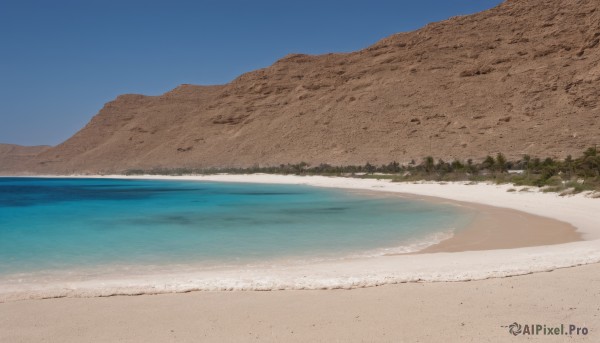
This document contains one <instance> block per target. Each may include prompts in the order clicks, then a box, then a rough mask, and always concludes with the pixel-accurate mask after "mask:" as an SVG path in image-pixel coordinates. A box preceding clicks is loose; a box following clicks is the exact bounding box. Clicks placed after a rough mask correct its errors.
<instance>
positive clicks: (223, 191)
mask: <svg viewBox="0 0 600 343" xmlns="http://www.w3.org/2000/svg"><path fill="white" fill-rule="evenodd" d="M470 219H471V215H470V214H469V213H467V212H465V211H464V210H461V209H460V208H458V207H456V206H452V205H449V204H440V203H431V202H425V201H418V200H414V199H409V198H402V197H399V196H395V195H384V194H365V193H359V192H356V191H348V190H341V189H330V188H318V187H311V186H303V185H275V184H250V183H248V184H245V183H220V182H199V181H171V180H168V181H165V180H134V179H104V178H102V179H101V178H97V179H95V178H0V280H1V279H2V278H8V279H11V280H15V279H21V278H25V279H28V280H30V281H31V280H35V278H36V277H40V278H42V277H48V275H54V276H56V277H59V276H61V275H62V276H66V275H68V276H69V277H73V276H74V275H75V276H77V278H78V279H83V280H85V278H86V277H87V276H97V275H101V274H110V273H121V274H127V273H128V271H132V272H133V271H135V272H136V273H140V271H144V270H148V271H151V270H158V269H161V270H177V269H178V268H179V269H185V268H187V269H193V270H197V269H214V268H221V267H232V266H248V265H260V264H265V265H268V264H270V263H273V262H275V261H277V262H281V261H290V262H293V261H295V262H296V263H306V262H310V261H323V260H335V259H343V258H352V257H368V256H378V255H382V254H385V253H399V252H411V251H416V250H419V249H421V248H424V247H426V246H428V245H431V244H434V243H436V242H438V241H439V240H441V239H443V238H447V237H448V236H449V235H451V233H452V232H453V231H454V230H459V229H461V228H462V227H465V226H466V225H467V224H468V222H469V221H470Z"/></svg>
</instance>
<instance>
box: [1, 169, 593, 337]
mask: <svg viewBox="0 0 600 343" xmlns="http://www.w3.org/2000/svg"><path fill="white" fill-rule="evenodd" d="M119 177H120V176H119ZM137 178H139V177H137ZM142 178H152V179H177V180H202V181H227V182H257V183H282V184H306V185H312V186H318V187H336V188H345V189H349V190H353V191H368V192H381V193H378V194H381V195H385V196H390V194H394V196H404V197H415V198H421V199H423V200H425V199H427V200H429V201H439V202H448V203H449V204H453V205H455V206H467V207H469V208H470V209H472V210H474V211H476V212H477V213H478V215H477V216H476V218H475V219H474V220H473V222H472V223H471V225H470V226H469V227H467V228H466V229H464V230H462V231H459V232H457V233H456V234H455V235H454V236H453V237H451V238H450V239H447V240H444V241H442V242H440V243H439V244H436V245H433V246H430V247H428V248H426V249H425V250H423V251H421V252H419V253H417V254H400V255H397V254H390V255H385V256H375V257H362V258H353V259H346V260H343V261H325V262H321V263H313V264H310V265H286V266H277V265H275V266H271V267H270V268H264V267H263V268H255V269H253V268H248V269H245V270H224V271H218V272H214V271H211V272H206V271H202V272H196V273H185V274H178V273H172V274H161V275H139V276H132V277H129V278H127V279H122V278H121V279H114V280H87V281H82V282H75V283H69V284H68V285H43V287H39V285H38V286H35V285H34V286H32V285H27V286H26V287H22V286H23V285H21V286H19V285H12V286H11V285H8V286H7V285H4V287H3V289H2V290H0V295H1V296H2V300H1V301H3V303H0V313H1V314H2V316H0V341H37V340H39V339H40V338H42V337H49V338H50V340H51V341H57V340H60V341H81V340H90V339H91V338H92V337H93V338H96V339H98V340H100V341H114V340H123V341H139V340H144V341H165V340H166V341H177V340H183V341H191V340H198V339H209V340H211V341H215V340H219V341H227V340H229V341H240V340H242V341H244V340H250V339H256V338H258V339H262V340H267V341H269V340H271V341H278V340H281V339H285V340H291V341H306V340H312V341H336V340H339V341H373V340H376V341H396V340H408V341H416V340H420V341H438V340H439V339H442V338H444V339H445V340H449V341H482V340H483V341H505V340H506V341H508V340H510V339H514V337H512V335H510V334H508V332H507V329H506V328H503V327H501V326H503V325H508V324H511V323H512V322H514V321H517V322H519V321H521V322H535V323H542V324H548V325H555V324H561V323H565V324H577V325H582V326H586V325H587V327H588V328H589V330H590V332H591V333H590V334H589V335H587V336H585V337H583V338H584V339H591V338H593V337H594V329H595V328H596V327H597V325H595V324H594V323H595V322H597V317H598V316H600V301H598V299H600V293H598V292H600V291H599V290H600V267H599V266H598V265H597V264H593V263H596V262H599V261H600V240H599V238H600V216H599V215H598V213H600V201H598V200H597V199H591V198H589V197H586V196H585V195H576V196H570V197H560V196H558V195H557V194H552V193H542V192H539V191H535V190H534V191H527V192H525V191H523V192H518V191H517V192H508V190H509V189H510V188H513V187H512V186H510V185H492V184H476V185H471V184H465V183H449V184H437V183H414V184H408V183H391V182H388V181H385V180H381V181H380V180H358V179H349V178H328V177H298V176H276V175H212V176H184V177H156V176H148V177H142ZM444 199H445V200H444ZM585 264H592V265H589V266H580V265H585ZM574 266H579V267H574ZM569 267H574V268H569ZM548 271H553V272H551V273H541V272H548ZM532 273H535V274H532ZM518 275H521V276H519V277H514V278H507V277H508V276H518ZM448 281H453V282H448ZM371 286H378V287H371ZM10 287H12V288H10ZM223 290H228V291H233V292H220V291H223ZM252 290H285V291H273V292H253V291H252ZM190 291H200V292H191V293H182V292H190ZM160 293H180V294H160ZM136 294H155V295H144V296H136V297H126V296H115V297H109V298H98V297H97V296H110V295H136ZM55 297H59V298H60V299H45V300H39V299H35V298H55ZM80 297H84V298H83V299H82V298H80ZM24 299H34V300H24ZM149 309H154V310H152V311H149ZM440 309H443V311H440ZM58 313H60V314H61V315H60V316H59V317H57V314H58ZM65 313H67V315H64V314H65ZM407 313H410V315H407ZM447 313H454V314H457V315H455V316H448V315H447ZM141 314H144V315H141ZM567 322H568V323H567ZM94 323H100V324H98V325H96V324H94ZM150 323H153V324H152V325H150ZM149 325H150V326H151V328H150V329H148V326H149ZM25 327H33V328H34V329H31V330H26V329H25ZM432 328H433V329H432ZM543 338H544V339H548V338H549V337H543ZM577 338H582V337H577ZM549 339H550V341H552V340H551V338H549ZM591 341H593V339H592V340H591Z"/></svg>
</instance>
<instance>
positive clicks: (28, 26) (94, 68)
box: [0, 0, 501, 145]
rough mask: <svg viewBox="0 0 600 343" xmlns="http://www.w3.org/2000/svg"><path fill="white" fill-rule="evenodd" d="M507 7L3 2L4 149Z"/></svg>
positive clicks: (472, 1) (471, 2)
mask: <svg viewBox="0 0 600 343" xmlns="http://www.w3.org/2000/svg"><path fill="white" fill-rule="evenodd" d="M500 2H501V0H452V1H448V0H419V1H416V0H413V1H402V0H396V1H379V0H372V1H355V0H346V1H337V0H336V1H325V0H321V1H314V0H304V1H284V0H254V1H251V0H237V1H233V0H231V1H228V0H220V1H218V0H205V1H202V0H198V1H177V0H172V1H152V0H148V1H127V0H121V1H112V0H104V1H99V0H87V1H80V0H77V1H75V0H74V1H61V0H55V1H45V0H39V1H29V0H0V143H16V144H24V145H36V144H50V145H54V144H58V143H60V142H62V141H64V140H65V139H67V138H68V137H69V136H71V135H72V134H73V133H75V132H76V131H77V130H79V129H80V128H81V127H83V126H84V125H85V124H86V123H87V122H88V121H89V119H90V118H91V117H92V116H93V115H95V114H96V113H97V112H98V110H99V109H100V108H101V107H102V105H103V104H104V103H106V102H107V101H110V100H112V99H114V98H115V97H116V96H117V95H119V94H122V93H140V94H148V95H157V94H161V93H164V92H166V91H168V90H170V89H172V88H174V87H176V86H177V85H179V84H181V83H192V84H221V83H226V82H228V81H230V80H232V79H233V78H235V77H236V76H238V75H239V74H241V73H244V72H246V71H250V70H253V69H257V68H262V67H266V66H268V65H270V64H271V63H273V62H274V61H276V60H277V59H279V58H281V57H282V56H284V55H286V54H288V53H292V52H294V53H308V54H321V53H327V52H347V51H353V50H358V49H361V48H364V47H366V46H369V45H371V44H373V43H375V42H376V41H377V40H379V39H381V38H383V37H386V36H388V35H390V34H393V33H396V32H402V31H412V30H414V29H417V28H419V27H422V26H423V25H425V24H427V23H429V22H433V21H438V20H442V19H446V18H449V17H451V16H455V15H461V14H469V13H474V12H479V11H481V10H484V9H488V8H491V7H494V6H496V5H498V4H499V3H500Z"/></svg>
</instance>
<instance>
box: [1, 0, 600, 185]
mask: <svg viewBox="0 0 600 343" xmlns="http://www.w3.org/2000/svg"><path fill="white" fill-rule="evenodd" d="M599 42H600V2H598V1H597V0H544V1H541V0H509V1H507V2H505V3H503V4H501V5H500V6H498V7H496V8H493V9H491V10H488V11H485V12H481V13H478V14H474V15H469V16H463V17H455V18H451V19H449V20H446V21H442V22H438V23H433V24H430V25H427V26H425V27H424V28H422V29H420V30H417V31H414V32H409V33H399V34H396V35H393V36H391V37H388V38H385V39H383V40H381V41H379V42H377V43H376V44H374V45H373V46H371V47H368V48H366V49H364V50H361V51H357V52H353V53H348V54H327V55H321V56H309V55H302V54H291V55H288V56H286V57H284V58H282V59H281V60H279V61H277V62H276V63H274V64H273V65H272V66H270V67H268V68H265V69H261V70H257V71H253V72H249V73H247V74H244V75H241V76H240V77H238V78H237V79H235V80H234V81H232V82H231V83H229V84H226V85H219V86H194V85H182V86H180V87H177V88H176V89H174V90H172V91H170V92H168V93H165V94H163V95H161V96H143V95H122V96H119V97H118V98H117V99H115V100H114V101H111V102H109V103H107V104H106V105H105V106H104V108H102V109H101V110H100V112H99V113H98V114H97V115H96V116H94V117H93V119H92V120H91V121H90V122H89V123H88V124H87V125H86V126H85V127H84V128H83V129H81V130H80V131H79V132H78V133H77V134H75V135H74V136H73V137H71V138H70V139H68V140H67V141H65V142H64V143H62V144H60V145H58V146H56V147H53V148H51V149H47V150H45V151H41V152H39V154H37V157H35V158H29V159H28V161H26V162H25V161H24V160H23V159H12V158H9V159H6V158H3V159H1V160H0V163H2V167H0V170H4V171H6V170H12V171H21V172H22V171H34V172H42V173H43V172H45V173H69V172H118V171H123V170H126V169H131V168H144V169H146V168H153V167H167V168H172V167H209V166H252V165H255V164H260V165H279V164H281V163H297V162H300V161H305V162H308V163H310V164H318V163H329V164H336V165H347V164H364V163H365V162H370V163H378V164H379V163H387V162H390V161H393V160H396V161H399V162H408V161H410V160H411V159H421V158H422V157H424V156H427V155H432V156H434V157H435V158H443V159H446V160H450V159H454V158H483V157H485V156H486V155H488V154H495V153H497V152H503V153H504V154H506V155H507V156H508V157H509V158H518V157H520V156H521V155H522V154H530V155H534V156H543V157H546V156H554V157H565V156H566V155H568V154H573V155H578V154H579V153H580V152H581V151H582V150H584V149H585V148H586V147H589V146H592V145H595V144H600V109H599V107H598V105H599V97H600V86H599V85H600V46H599ZM0 158H1V157H0Z"/></svg>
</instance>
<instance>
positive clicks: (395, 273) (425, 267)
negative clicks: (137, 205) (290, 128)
mask: <svg viewBox="0 0 600 343" xmlns="http://www.w3.org/2000/svg"><path fill="white" fill-rule="evenodd" d="M138 178H139V177H138ZM145 178H148V179H177V180H203V181H221V182H227V181H230V182H257V183H288V184H307V185H313V186H321V187H339V188H351V189H363V190H373V191H388V192H401V193H412V194H418V195H426V196H435V197H441V198H447V199H451V200H458V201H466V202H477V203H482V204H486V205H491V206H498V207H505V208H512V209H517V210H521V211H525V212H529V213H532V214H536V215H541V216H546V217H549V218H553V219H557V220H561V221H564V222H568V223H571V224H573V225H574V226H575V227H576V228H577V229H578V231H579V232H581V233H582V235H583V237H584V238H585V239H587V240H586V241H581V242H573V243H567V244H558V245H550V246H539V247H527V248H518V249H504V250H491V251H467V252H456V253H435V254H418V255H394V256H380V255H381V251H379V252H378V253H372V254H371V255H370V256H354V257H352V258H346V259H339V260H330V261H319V262H317V261H314V262H311V263H294V264H289V263H281V264H273V265H269V266H264V265H263V266H258V265H257V266H246V267H231V268H225V269H218V270H214V269H213V270H199V271H195V270H186V271H185V272H162V273H160V274H152V273H151V274H140V275H134V276H113V277H107V276H102V277H92V278H90V279H87V280H76V281H70V282H64V281H62V282H61V281H56V282H47V283H4V284H3V283H1V282H0V301H7V300H14V299H30V298H48V297H65V296H70V297H88V296H109V295H117V294H123V295H125V294H126V295H132V294H155V293H171V292H188V291H194V290H280V289H334V288H353V287H368V286H376V285H382V284H388V283H401V282H419V281H428V282H429V281H431V282H433V281H467V280H479V279H486V278H491V277H505V276H514V275H522V274H529V273H532V272H541V271H550V270H553V269H557V268H565V267H572V266H577V265H582V264H588V263H597V262H600V200H599V199H591V198H589V197H586V196H585V195H582V194H580V195H576V196H571V197H560V196H558V195H557V194H553V193H541V192H526V193H525V192H507V190H508V189H509V188H511V187H512V186H510V185H491V184H477V185H467V184H466V183H448V184H443V185H442V184H437V183H417V184H406V183H390V182H387V181H379V180H362V179H349V178H328V177H317V176H315V177H297V176H274V175H213V176H193V177H192V176H188V177H155V176H151V177H145Z"/></svg>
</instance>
